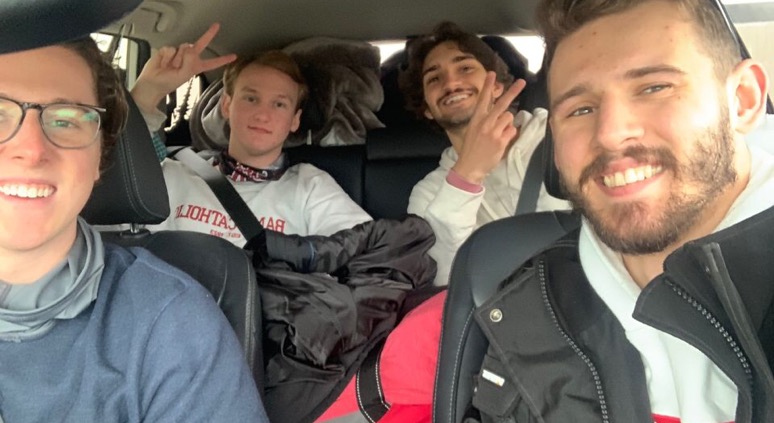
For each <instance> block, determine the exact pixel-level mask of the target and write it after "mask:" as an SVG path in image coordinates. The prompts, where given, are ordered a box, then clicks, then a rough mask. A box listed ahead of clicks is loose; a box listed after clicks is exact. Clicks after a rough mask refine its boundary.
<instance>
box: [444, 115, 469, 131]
mask: <svg viewBox="0 0 774 423" xmlns="http://www.w3.org/2000/svg"><path fill="white" fill-rule="evenodd" d="M472 117H473V111H470V112H469V113H465V114H463V115H461V116H451V117H446V116H439V117H437V118H435V121H436V122H437V123H438V125H439V126H440V127H441V128H443V130H444V131H450V132H455V131H457V130H460V129H463V128H465V127H467V126H468V124H469V123H470V119H471V118H472Z"/></svg>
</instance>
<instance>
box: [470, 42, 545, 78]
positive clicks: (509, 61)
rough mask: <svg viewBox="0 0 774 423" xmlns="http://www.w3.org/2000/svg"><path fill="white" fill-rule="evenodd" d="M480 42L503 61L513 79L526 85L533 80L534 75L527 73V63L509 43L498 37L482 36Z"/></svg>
mask: <svg viewBox="0 0 774 423" xmlns="http://www.w3.org/2000/svg"><path fill="white" fill-rule="evenodd" d="M481 41H483V42H485V43H486V44H487V45H488V46H489V48H491V49H492V50H494V51H495V53H497V55H498V56H500V58H501V59H503V62H505V64H506V65H507V66H508V70H509V71H510V73H511V75H513V77H514V78H517V79H519V78H521V79H523V80H525V81H527V83H528V84H529V83H530V82H532V81H534V80H535V74H533V73H532V72H530V71H529V61H528V60H527V58H526V57H524V55H523V54H521V53H519V51H518V50H516V47H514V46H513V44H511V42H510V41H508V40H507V39H505V38H504V37H501V36H499V35H484V36H483V37H481Z"/></svg>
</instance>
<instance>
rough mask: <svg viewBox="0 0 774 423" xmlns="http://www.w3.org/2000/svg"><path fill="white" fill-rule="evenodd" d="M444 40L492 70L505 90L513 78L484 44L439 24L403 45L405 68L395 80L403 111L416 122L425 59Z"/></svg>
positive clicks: (422, 102)
mask: <svg viewBox="0 0 774 423" xmlns="http://www.w3.org/2000/svg"><path fill="white" fill-rule="evenodd" d="M447 41H451V42H453V43H455V44H456V45H457V48H459V49H460V51H462V52H465V53H468V54H472V55H473V57H475V58H476V60H478V61H479V62H480V63H481V64H482V65H483V66H484V69H486V70H487V71H494V72H495V73H496V74H497V81H498V82H500V83H502V84H503V85H505V87H506V88H507V87H509V86H510V85H511V83H513V75H511V74H510V72H509V70H508V66H507V65H506V64H505V62H504V61H503V59H502V58H500V56H499V55H498V54H497V53H496V52H495V51H494V50H492V49H491V48H490V47H489V46H488V45H487V44H486V43H485V42H484V41H482V40H481V39H480V38H478V36H476V35H475V34H471V33H469V32H465V31H463V30H462V28H460V27H459V26H458V25H457V24H455V23H453V22H448V21H447V22H441V23H440V24H438V26H436V27H435V28H434V29H433V32H431V33H430V34H427V35H423V36H421V37H418V38H415V39H413V40H409V41H408V42H407V43H406V50H407V56H408V66H407V67H406V69H405V70H404V71H402V72H401V73H400V75H399V77H398V84H399V86H400V90H401V91H402V92H403V96H404V99H405V102H406V109H408V110H409V111H411V112H413V113H414V114H416V116H417V117H418V118H420V119H421V118H423V117H424V113H425V110H426V108H427V104H425V95H424V85H423V83H422V76H423V74H422V70H423V67H424V65H425V58H426V57H427V55H428V54H430V51H432V50H433V49H434V48H435V47H436V46H438V45H439V44H441V43H445V42H447Z"/></svg>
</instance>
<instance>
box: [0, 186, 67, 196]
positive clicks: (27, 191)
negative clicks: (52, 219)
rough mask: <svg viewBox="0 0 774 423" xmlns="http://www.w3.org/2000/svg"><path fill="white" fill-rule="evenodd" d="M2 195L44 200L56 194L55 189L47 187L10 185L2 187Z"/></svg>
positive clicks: (0, 191)
mask: <svg viewBox="0 0 774 423" xmlns="http://www.w3.org/2000/svg"><path fill="white" fill-rule="evenodd" d="M0 193H2V194H5V195H8V196H11V197H20V198H44V197H48V196H49V195H51V194H53V193H54V188H53V187H50V186H46V185H22V184H8V185H2V186H0Z"/></svg>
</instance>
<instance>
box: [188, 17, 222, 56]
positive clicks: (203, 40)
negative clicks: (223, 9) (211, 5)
mask: <svg viewBox="0 0 774 423" xmlns="http://www.w3.org/2000/svg"><path fill="white" fill-rule="evenodd" d="M218 31H220V24H219V23H217V22H215V23H213V24H212V25H210V27H209V28H207V30H206V31H204V34H202V36H201V37H199V39H198V40H196V42H195V43H194V44H193V48H194V51H196V54H201V53H202V52H203V51H204V49H206V48H207V46H208V45H210V43H211V42H212V39H213V38H215V35H217V34H218Z"/></svg>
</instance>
